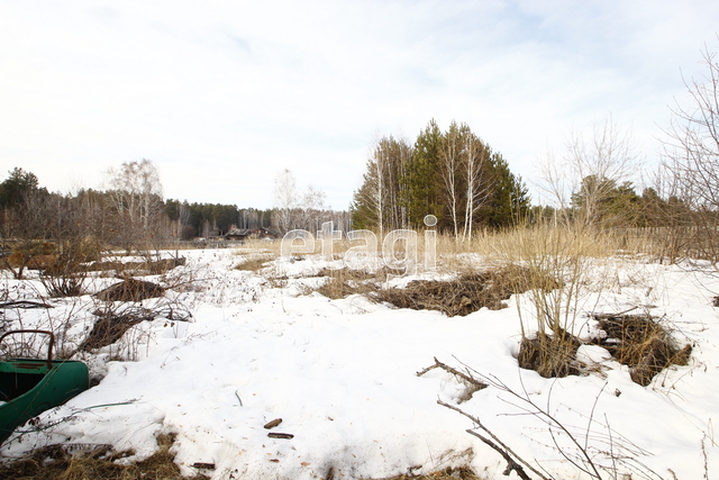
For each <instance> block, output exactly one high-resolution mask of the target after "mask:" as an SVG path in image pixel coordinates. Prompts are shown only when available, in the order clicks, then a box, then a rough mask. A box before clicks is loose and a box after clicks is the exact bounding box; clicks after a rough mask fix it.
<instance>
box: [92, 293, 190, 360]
mask: <svg viewBox="0 0 719 480" xmlns="http://www.w3.org/2000/svg"><path fill="white" fill-rule="evenodd" d="M93 315H95V316H97V317H98V319H97V321H95V325H94V326H93V328H92V330H91V331H90V334H89V335H88V336H87V338H85V340H84V341H83V342H82V344H80V347H79V349H80V350H83V351H86V352H89V351H92V350H94V349H97V348H102V347H106V346H108V345H112V344H113V343H115V342H117V341H118V340H120V339H121V338H122V336H123V335H124V334H125V332H127V331H128V330H129V329H130V328H132V327H134V326H135V325H137V324H138V323H141V322H151V321H152V320H154V319H155V318H157V317H162V318H166V319H168V320H172V321H180V322H185V321H189V320H190V318H191V316H192V315H191V314H190V313H189V312H188V311H187V310H185V309H183V308H172V307H169V306H168V307H164V308H159V309H149V308H145V307H139V306H131V307H127V308H124V309H121V310H116V309H115V308H114V306H113V305H112V304H108V305H106V308H104V309H97V310H95V311H94V312H93Z"/></svg>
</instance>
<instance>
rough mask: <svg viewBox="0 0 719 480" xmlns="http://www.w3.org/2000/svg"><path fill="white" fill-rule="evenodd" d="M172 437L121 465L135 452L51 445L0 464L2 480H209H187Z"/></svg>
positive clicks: (195, 478) (162, 437) (202, 478)
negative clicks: (144, 455)
mask: <svg viewBox="0 0 719 480" xmlns="http://www.w3.org/2000/svg"><path fill="white" fill-rule="evenodd" d="M173 442H174V436H172V435H160V436H158V439H157V443H158V449H157V451H156V452H155V453H154V454H153V455H151V456H150V457H148V458H146V459H145V460H142V461H140V462H134V463H131V464H120V463H118V460H121V459H124V458H127V457H129V456H131V455H133V452H132V451H122V452H115V451H113V450H112V449H111V448H110V446H107V445H100V446H96V447H95V448H92V447H93V446H88V447H90V448H88V449H87V451H85V452H84V453H83V452H80V453H75V454H72V453H71V452H70V451H69V450H70V449H69V448H68V447H66V446H63V445H50V446H48V447H45V448H41V449H38V450H35V451H33V452H32V453H30V454H29V455H27V456H26V457H24V458H21V459H19V460H16V461H13V462H10V463H4V464H2V465H0V478H2V479H4V480H89V479H93V480H94V479H102V480H148V479H152V480H181V479H185V480H206V479H207V478H208V477H207V476H205V475H202V474H197V475H194V476H192V477H183V476H182V475H181V473H180V467H178V466H177V464H176V463H175V455H174V454H173V453H172V452H170V448H171V447H172V444H173Z"/></svg>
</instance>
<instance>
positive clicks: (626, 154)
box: [540, 116, 640, 226]
mask: <svg viewBox="0 0 719 480" xmlns="http://www.w3.org/2000/svg"><path fill="white" fill-rule="evenodd" d="M565 147H566V151H565V154H564V156H563V157H562V158H561V159H558V160H557V159H556V157H554V155H553V154H552V153H550V154H548V156H547V157H546V159H545V161H544V164H543V165H542V166H541V167H540V168H541V170H542V171H541V177H542V181H543V182H542V185H540V186H541V187H542V189H543V190H544V191H545V192H547V193H548V194H549V195H550V197H551V198H552V199H553V200H554V201H555V202H556V203H557V205H558V207H559V208H560V209H562V210H563V211H567V210H568V209H569V207H570V206H574V207H577V208H575V212H574V213H575V220H577V221H579V222H580V223H581V224H583V225H585V226H590V225H596V224H597V223H599V222H600V221H601V219H602V216H603V214H604V213H605V212H603V211H602V205H603V204H604V203H605V202H606V200H607V198H608V196H609V194H610V193H611V190H612V188H613V186H614V185H618V184H620V183H622V182H624V181H626V180H627V179H628V178H630V177H631V175H632V174H634V173H636V172H637V170H638V169H639V165H640V156H639V154H638V153H637V151H636V147H635V146H634V140H633V138H632V133H631V131H630V130H629V129H626V130H623V129H621V128H619V127H618V126H617V125H616V124H615V123H614V122H613V120H612V118H611V116H610V117H609V118H607V119H606V120H604V122H602V123H597V124H595V125H594V126H593V128H592V131H591V133H590V134H589V135H586V134H584V133H583V132H577V131H573V132H571V134H570V137H569V138H568V140H567V142H566V144H565ZM573 195H574V196H575V198H581V199H582V202H581V205H577V204H576V202H575V203H574V205H573V204H572V196H573Z"/></svg>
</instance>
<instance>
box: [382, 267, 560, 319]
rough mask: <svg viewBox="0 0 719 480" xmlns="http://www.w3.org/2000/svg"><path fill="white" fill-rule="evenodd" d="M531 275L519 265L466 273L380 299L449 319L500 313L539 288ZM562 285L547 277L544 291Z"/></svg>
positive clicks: (387, 291) (387, 292) (389, 292)
mask: <svg viewBox="0 0 719 480" xmlns="http://www.w3.org/2000/svg"><path fill="white" fill-rule="evenodd" d="M528 279H529V275H528V273H527V272H526V271H525V270H524V269H523V268H522V267H518V266H516V265H510V266H506V267H503V268H498V269H493V270H487V271H484V272H472V273H465V274H463V275H461V276H460V277H459V278H456V279H454V280H449V281H438V280H415V281H412V282H410V283H409V284H408V285H407V286H406V287H405V288H389V289H385V290H379V291H378V292H377V297H378V298H379V299H380V300H382V301H385V302H389V303H391V304H393V305H395V306H397V307H400V308H411V309H414V310H439V311H441V312H443V313H445V314H446V315H447V316H450V317H453V316H455V315H461V316H464V315H469V314H470V313H472V312H475V311H477V310H479V309H480V308H482V307H487V308H489V309H490V310H499V309H501V308H505V307H506V306H507V305H506V304H505V303H504V300H507V299H509V297H510V296H511V295H512V294H517V293H522V292H524V291H526V290H527V289H528V288H530V287H533V288H537V285H538V284H537V283H536V282H529V281H528ZM558 285H559V282H558V281H557V280H556V279H553V278H550V277H546V278H545V279H544V280H543V282H542V285H541V287H542V288H556V287H557V286H558Z"/></svg>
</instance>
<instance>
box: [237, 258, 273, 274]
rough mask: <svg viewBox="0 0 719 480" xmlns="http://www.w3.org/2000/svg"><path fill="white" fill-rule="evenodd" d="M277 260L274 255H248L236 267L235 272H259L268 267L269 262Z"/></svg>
mask: <svg viewBox="0 0 719 480" xmlns="http://www.w3.org/2000/svg"><path fill="white" fill-rule="evenodd" d="M275 258H276V256H275V255H273V254H256V255H248V256H247V257H246V258H244V259H243V261H242V262H241V263H239V264H237V265H235V267H234V268H235V270H243V271H247V272H258V271H260V270H262V269H263V268H265V267H266V266H267V263H268V262H271V261H272V260H274V259H275Z"/></svg>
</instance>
